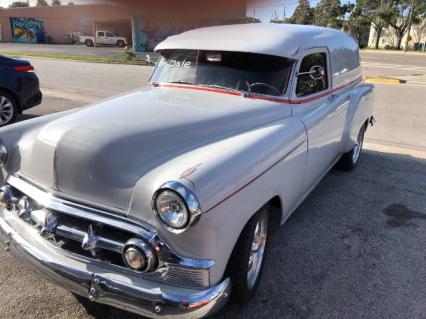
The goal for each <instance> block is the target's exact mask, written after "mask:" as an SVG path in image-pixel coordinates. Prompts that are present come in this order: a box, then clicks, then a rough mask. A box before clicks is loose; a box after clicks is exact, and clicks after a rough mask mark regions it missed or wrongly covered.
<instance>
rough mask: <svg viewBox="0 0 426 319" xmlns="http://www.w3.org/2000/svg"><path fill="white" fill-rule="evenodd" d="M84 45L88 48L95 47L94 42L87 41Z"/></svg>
mask: <svg viewBox="0 0 426 319" xmlns="http://www.w3.org/2000/svg"><path fill="white" fill-rule="evenodd" d="M84 44H85V45H86V47H93V46H95V45H94V43H93V41H92V40H89V39H87V40H86V41H84Z"/></svg>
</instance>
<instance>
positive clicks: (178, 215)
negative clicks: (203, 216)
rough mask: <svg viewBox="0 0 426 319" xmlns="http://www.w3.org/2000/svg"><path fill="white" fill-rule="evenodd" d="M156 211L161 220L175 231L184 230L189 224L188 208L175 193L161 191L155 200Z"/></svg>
mask: <svg viewBox="0 0 426 319" xmlns="http://www.w3.org/2000/svg"><path fill="white" fill-rule="evenodd" d="M155 210H156V212H157V214H158V216H159V217H160V219H161V220H162V221H163V222H164V223H165V224H166V225H167V226H169V227H171V228H173V229H183V228H185V227H186V226H187V224H188V223H189V213H188V208H187V207H186V204H185V202H184V200H183V199H182V197H181V196H180V195H178V194H177V193H175V192H174V191H171V190H163V191H161V192H160V193H159V194H158V195H157V197H156V199H155Z"/></svg>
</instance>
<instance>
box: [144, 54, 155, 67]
mask: <svg viewBox="0 0 426 319" xmlns="http://www.w3.org/2000/svg"><path fill="white" fill-rule="evenodd" d="M145 64H146V65H154V66H155V65H156V64H157V63H155V62H153V61H152V60H151V56H150V55H149V54H147V55H146V58H145Z"/></svg>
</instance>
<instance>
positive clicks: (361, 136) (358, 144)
mask: <svg viewBox="0 0 426 319" xmlns="http://www.w3.org/2000/svg"><path fill="white" fill-rule="evenodd" d="M363 141H364V134H363V132H362V131H361V132H359V134H358V138H357V141H356V144H355V146H354V153H353V155H352V161H353V162H354V163H356V162H357V161H358V159H359V155H360V154H361V149H362V143H363Z"/></svg>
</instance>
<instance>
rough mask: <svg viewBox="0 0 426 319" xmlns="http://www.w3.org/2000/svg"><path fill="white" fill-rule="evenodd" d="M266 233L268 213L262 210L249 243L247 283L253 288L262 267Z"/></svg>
mask: <svg viewBox="0 0 426 319" xmlns="http://www.w3.org/2000/svg"><path fill="white" fill-rule="evenodd" d="M267 234H268V215H267V213H266V212H264V213H263V214H262V215H261V216H260V218H259V220H258V222H257V224H256V228H255V231H254V235H253V241H252V244H251V251H250V257H249V262H248V271H247V285H248V287H249V289H251V288H253V287H254V285H255V283H256V281H257V278H258V277H259V273H260V270H261V268H262V263H263V256H264V253H265V246H266V237H267Z"/></svg>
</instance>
